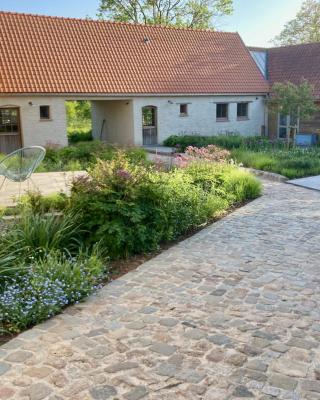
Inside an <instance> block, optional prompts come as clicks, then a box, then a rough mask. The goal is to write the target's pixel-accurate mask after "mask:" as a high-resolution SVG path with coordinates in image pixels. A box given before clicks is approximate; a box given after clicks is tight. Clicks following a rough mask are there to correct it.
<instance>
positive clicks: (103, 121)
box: [100, 118, 106, 142]
mask: <svg viewBox="0 0 320 400" xmlns="http://www.w3.org/2000/svg"><path fill="white" fill-rule="evenodd" d="M105 123H106V120H105V118H104V119H103V120H102V124H101V130H100V142H102V134H103V128H104V124H105Z"/></svg>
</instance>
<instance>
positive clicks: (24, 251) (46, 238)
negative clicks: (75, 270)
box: [0, 209, 81, 276]
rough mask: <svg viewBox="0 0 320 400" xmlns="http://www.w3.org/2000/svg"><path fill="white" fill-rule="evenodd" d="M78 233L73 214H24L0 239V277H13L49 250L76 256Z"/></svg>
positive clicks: (79, 228) (78, 227)
mask: <svg viewBox="0 0 320 400" xmlns="http://www.w3.org/2000/svg"><path fill="white" fill-rule="evenodd" d="M80 233H81V227H80V226H79V222H78V221H77V216H76V215H75V214H72V213H66V214H65V215H54V214H48V215H46V214H44V213H36V212H32V211H31V210H28V209H26V210H24V212H23V213H22V214H21V216H18V217H17V219H16V221H15V222H14V223H13V224H12V225H11V226H9V227H8V228H7V229H6V230H5V231H4V232H3V233H2V234H1V236H0V276H1V275H2V276H6V275H10V274H16V273H17V271H19V270H23V269H24V268H25V267H24V265H25V263H28V262H32V261H33V260H35V259H42V258H43V257H45V256H46V254H47V253H48V252H50V251H51V250H60V251H62V252H63V253H65V254H77V253H78V251H79V248H81V242H80Z"/></svg>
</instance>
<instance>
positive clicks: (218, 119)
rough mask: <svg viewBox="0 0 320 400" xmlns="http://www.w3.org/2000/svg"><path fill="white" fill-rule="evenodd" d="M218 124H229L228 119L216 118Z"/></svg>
mask: <svg viewBox="0 0 320 400" xmlns="http://www.w3.org/2000/svg"><path fill="white" fill-rule="evenodd" d="M216 122H229V120H228V118H216Z"/></svg>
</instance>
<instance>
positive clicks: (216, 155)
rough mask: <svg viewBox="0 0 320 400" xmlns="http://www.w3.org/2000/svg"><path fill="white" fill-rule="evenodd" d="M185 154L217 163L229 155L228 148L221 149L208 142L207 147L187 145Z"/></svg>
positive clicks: (224, 160) (223, 160) (222, 161)
mask: <svg viewBox="0 0 320 400" xmlns="http://www.w3.org/2000/svg"><path fill="white" fill-rule="evenodd" d="M185 154H187V155H188V156H190V157H193V158H196V159H201V160H204V161H213V162H218V163H224V162H226V161H227V159H228V158H229V157H230V152H229V151H228V150H225V149H221V148H220V147H218V146H215V145H214V144H209V145H208V146H207V147H195V146H188V147H187V148H186V150H185Z"/></svg>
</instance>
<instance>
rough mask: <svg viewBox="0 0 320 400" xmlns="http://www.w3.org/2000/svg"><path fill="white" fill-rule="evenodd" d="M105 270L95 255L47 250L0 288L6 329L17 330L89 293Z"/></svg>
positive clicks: (1, 313) (3, 320)
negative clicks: (47, 251)
mask: <svg viewBox="0 0 320 400" xmlns="http://www.w3.org/2000/svg"><path fill="white" fill-rule="evenodd" d="M103 271H104V265H103V263H102V262H101V261H100V260H99V258H98V257H97V256H96V255H92V256H90V257H83V256H81V255H80V256H79V257H78V258H70V257H67V256H65V255H62V254H61V253H59V252H50V253H49V254H48V255H47V257H46V258H45V259H43V260H38V261H37V262H35V263H32V264H30V266H28V267H27V271H26V273H25V274H24V275H22V276H18V277H14V278H11V279H7V280H6V282H5V284H4V287H3V289H2V291H0V318H1V323H2V325H3V327H4V329H5V330H6V331H8V332H13V333H16V332H19V331H21V330H23V329H25V328H28V327H30V326H32V325H34V324H36V323H39V322H41V321H43V320H45V319H47V318H50V317H51V316H53V315H55V314H57V313H58V312H60V311H61V310H62V309H63V308H64V307H66V306H67V305H69V304H73V303H76V302H78V301H80V300H81V299H82V298H83V297H85V296H88V295H89V294H91V293H92V292H93V291H94V290H95V288H96V287H97V285H98V284H99V280H100V278H101V276H102V273H103Z"/></svg>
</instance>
